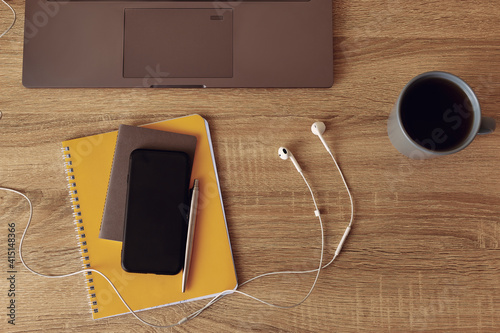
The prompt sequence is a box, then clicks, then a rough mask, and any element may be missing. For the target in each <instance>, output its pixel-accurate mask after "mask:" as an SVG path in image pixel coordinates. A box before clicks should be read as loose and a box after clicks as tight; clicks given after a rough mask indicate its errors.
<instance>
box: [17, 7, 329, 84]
mask: <svg viewBox="0 0 500 333" xmlns="http://www.w3.org/2000/svg"><path fill="white" fill-rule="evenodd" d="M25 15H26V16H25V27H24V55H23V85H24V86H25V87H29V88H37V87H40V88H41V87H60V88H62V87H146V88H169V87H180V88H182V87H185V88H198V87H199V88H205V87H284V88H291V87H331V86H332V84H333V41H332V40H333V37H332V0H273V1H270V0H237V1H224V0H215V1H189V0H173V1H164V0H154V1H144V0H136V1H122V0H113V1H99V0H72V1H54V0H26V12H25Z"/></svg>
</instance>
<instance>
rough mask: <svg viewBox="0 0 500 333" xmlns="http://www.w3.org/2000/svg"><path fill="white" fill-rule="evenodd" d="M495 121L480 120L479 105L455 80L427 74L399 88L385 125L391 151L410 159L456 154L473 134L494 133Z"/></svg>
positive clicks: (460, 80) (470, 140)
mask: <svg viewBox="0 0 500 333" xmlns="http://www.w3.org/2000/svg"><path fill="white" fill-rule="evenodd" d="M495 125H496V124H495V120H494V119H493V118H489V117H483V116H481V108H480V106H479V101H478V100H477V97H476V95H475V94H474V92H473V91H472V89H471V88H470V87H469V86H468V85H467V83H465V82H464V81H463V80H462V79H460V78H459V77H457V76H455V75H453V74H450V73H445V72H427V73H423V74H420V75H418V76H416V77H414V78H413V79H412V80H411V81H410V82H408V84H407V85H406V86H405V87H404V88H403V90H402V91H401V93H400V94H399V97H398V100H397V102H396V104H395V105H394V107H393V108H392V111H391V114H390V115H389V120H388V123H387V132H388V135H389V139H390V141H391V143H392V144H393V145H394V147H395V148H396V149H397V150H398V151H399V152H401V153H402V154H403V155H406V156H408V157H410V158H413V159H427V158H433V157H438V156H443V155H448V154H453V153H456V152H458V151H460V150H462V149H464V148H465V147H467V146H468V145H469V144H470V143H471V142H472V140H474V138H475V136H476V135H477V134H489V133H492V132H493V131H494V130H495Z"/></svg>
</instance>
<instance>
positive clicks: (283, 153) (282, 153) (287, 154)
mask: <svg viewBox="0 0 500 333" xmlns="http://www.w3.org/2000/svg"><path fill="white" fill-rule="evenodd" d="M278 156H279V157H280V158H281V159H282V160H288V159H290V160H291V161H292V163H293V165H295V168H296V169H297V171H298V172H299V173H302V169H301V168H300V165H299V163H298V162H297V160H296V159H295V157H293V154H292V152H291V151H290V150H288V149H287V148H285V147H280V148H279V149H278Z"/></svg>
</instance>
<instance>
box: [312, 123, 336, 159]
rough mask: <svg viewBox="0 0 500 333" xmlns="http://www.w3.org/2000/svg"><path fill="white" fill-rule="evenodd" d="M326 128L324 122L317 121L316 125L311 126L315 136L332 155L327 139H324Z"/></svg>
mask: <svg viewBox="0 0 500 333" xmlns="http://www.w3.org/2000/svg"><path fill="white" fill-rule="evenodd" d="M325 130H326V126H325V123H324V122H322V121H317V122H315V123H314V124H312V125H311V132H313V134H314V135H317V136H318V137H319V139H320V140H321V142H322V143H323V146H325V148H326V150H327V151H328V152H329V153H331V150H330V148H329V147H328V145H327V144H326V141H325V139H323V135H322V134H323V133H325Z"/></svg>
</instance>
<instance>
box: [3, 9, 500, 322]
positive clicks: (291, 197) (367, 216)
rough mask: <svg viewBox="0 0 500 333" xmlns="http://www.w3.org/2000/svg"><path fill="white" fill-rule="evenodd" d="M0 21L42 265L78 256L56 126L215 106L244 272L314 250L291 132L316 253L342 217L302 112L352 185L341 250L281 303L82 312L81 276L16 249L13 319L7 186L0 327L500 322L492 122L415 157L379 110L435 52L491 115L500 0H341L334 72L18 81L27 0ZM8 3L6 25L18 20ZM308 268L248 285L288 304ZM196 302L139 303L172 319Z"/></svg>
mask: <svg viewBox="0 0 500 333" xmlns="http://www.w3.org/2000/svg"><path fill="white" fill-rule="evenodd" d="M10 3H11V4H12V5H13V7H14V8H15V9H16V11H17V13H18V21H17V23H16V25H15V26H14V28H13V30H12V31H10V32H9V33H8V34H7V35H6V36H5V37H4V38H2V39H0V64H1V69H0V111H1V112H2V118H1V119H0V186H6V187H12V188H16V189H19V190H21V191H23V192H24V193H26V194H27V195H28V196H29V197H30V198H31V199H32V200H33V204H34V219H33V224H32V227H31V229H30V231H29V234H28V236H27V237H26V243H25V247H24V255H25V258H26V261H27V262H28V263H29V264H30V266H32V267H33V268H34V269H36V270H39V271H42V272H48V273H52V274H58V273H59V274H62V273H68V272H70V271H73V270H77V269H79V267H80V259H79V253H78V251H77V249H76V241H75V238H74V230H73V225H72V223H71V221H72V217H71V210H70V208H69V204H68V198H67V191H66V183H65V177H64V171H63V167H62V160H61V157H60V150H59V147H60V142H61V141H63V140H67V139H70V138H75V137H80V136H86V135H91V134H96V133H101V132H105V131H110V130H116V129H117V128H118V126H119V124H129V125H139V124H144V123H149V122H153V121H159V120H164V119H168V118H171V117H176V116H182V115H186V114H192V113H199V114H201V115H203V116H204V117H205V118H206V119H207V120H208V121H209V123H210V126H211V130H212V134H213V143H214V149H215V155H216V160H217V163H218V169H219V175H220V181H221V186H222V192H223V198H224V202H225V207H226V213H227V218H228V223H229V232H230V236H231V241H232V245H233V251H234V256H235V262H236V269H237V272H238V277H239V280H240V282H243V281H246V280H248V279H250V278H252V277H254V276H255V275H257V274H260V273H264V272H270V271H276V270H284V269H287V270H288V269H294V270H303V269H312V268H315V267H316V265H317V263H318V259H319V253H320V233H319V227H318V222H317V219H316V218H315V217H314V214H313V210H314V209H313V205H312V202H311V199H310V196H309V194H308V192H307V188H306V187H305V185H304V184H303V182H302V180H301V179H300V176H299V175H298V174H297V172H296V171H295V169H294V168H293V166H292V164H291V163H288V162H284V161H282V160H280V159H279V158H278V157H277V148H278V147H279V146H282V145H284V146H287V147H288V148H289V149H291V150H292V151H293V153H294V155H295V157H296V158H297V160H298V161H299V163H300V164H301V166H302V168H303V169H304V173H305V175H306V177H307V178H308V179H309V180H310V182H311V186H312V187H313V189H314V191H315V193H316V194H317V196H318V204H319V206H320V208H321V211H322V213H323V219H324V222H325V239H326V250H325V257H326V258H331V256H332V255H333V252H334V247H335V246H336V244H337V243H338V241H339V240H340V237H341V234H342V232H343V230H344V229H345V227H346V225H347V222H348V220H349V209H350V208H349V201H348V197H347V195H346V193H345V190H344V188H343V185H342V182H341V179H340V177H339V175H338V173H337V172H336V170H335V168H334V165H333V163H332V161H331V160H330V159H329V156H328V154H327V153H326V152H325V150H324V149H323V147H322V145H321V144H320V142H319V140H317V138H316V137H314V136H313V135H312V134H311V133H310V131H309V127H310V125H311V124H312V123H313V122H314V121H318V120H320V121H324V122H325V123H326V125H327V131H326V133H325V135H324V137H325V140H326V141H327V142H328V143H329V144H330V145H331V148H332V150H333V151H334V153H335V156H336V157H337V159H338V161H339V164H340V165H341V167H342V168H343V171H344V173H345V176H346V179H347V181H348V183H349V185H350V187H351V189H352V193H353V196H354V202H355V224H354V227H353V230H352V232H351V236H350V237H349V239H348V240H347V242H346V245H345V247H344V251H343V252H342V254H341V255H340V256H339V257H338V259H337V260H336V261H335V262H334V264H332V265H331V266H330V267H328V268H327V269H325V270H324V271H322V273H321V275H320V279H319V281H318V285H317V288H316V289H315V290H314V292H313V293H312V295H311V297H310V298H309V299H308V300H307V301H306V302H305V303H304V304H302V305H301V306H299V307H296V308H293V309H290V310H278V309H273V308H269V307H267V306H265V305H262V304H259V303H256V302H254V301H252V300H250V299H247V298H244V297H242V296H237V295H233V296H229V297H225V298H224V299H223V300H221V301H220V302H217V303H216V304H215V305H214V306H213V307H212V308H210V309H209V310H207V311H206V312H204V313H203V314H202V315H200V316H199V317H198V318H196V319H195V320H192V321H189V322H187V323H186V324H184V325H182V326H180V327H178V328H175V329H172V330H160V329H153V328H149V327H145V326H143V325H141V324H140V323H139V322H138V321H137V320H135V319H134V318H133V317H132V316H131V315H125V316H120V317H116V318H109V319H102V320H98V321H92V319H91V316H90V314H89V313H88V305H87V296H86V290H85V287H84V281H83V279H82V278H81V276H76V277H71V278H66V279H59V280H52V279H44V278H40V277H37V276H35V275H32V274H31V273H29V272H27V271H26V270H25V269H24V268H22V267H21V264H20V262H19V261H17V263H16V265H17V268H18V273H17V274H16V306H17V308H16V309H17V312H16V325H15V326H12V325H9V324H7V318H6V313H7V309H6V307H7V306H8V301H9V298H8V297H7V291H8V289H9V285H8V281H7V278H8V277H9V276H8V275H7V273H6V272H7V269H8V268H7V246H6V245H5V244H6V242H7V241H6V239H7V224H8V223H11V222H15V223H16V228H17V233H16V239H17V241H19V240H20V237H21V234H22V231H23V228H24V226H25V225H26V219H27V216H28V215H27V208H28V206H27V204H26V203H25V202H24V201H23V200H22V199H20V198H19V197H17V196H15V195H14V194H10V193H4V192H0V239H1V240H2V241H1V244H2V250H1V251H0V281H1V282H0V305H1V308H2V309H3V310H2V311H3V312H2V316H1V318H2V319H1V321H0V331H2V332H3V331H8V332H49V331H50V332H73V331H75V332H76V331H83V330H92V331H94V332H124V331H125V332H160V331H175V332H196V331H204V332H233V331H238V332H250V331H266V332H267V331H271V332H321V331H340V332H373V331H384V332H386V331H396V332H405V331H442V332H449V331H471V332H498V331H499V330H500V250H499V249H500V246H499V243H500V217H499V216H500V208H499V207H500V206H499V202H500V200H499V199H500V169H499V168H498V165H499V162H500V145H499V140H498V138H499V134H498V131H497V132H496V133H494V134H492V135H488V136H481V137H478V138H477V139H476V140H475V141H474V142H473V143H472V144H471V145H470V146H469V147H468V148H467V149H465V150H464V151H462V152H460V153H457V154H455V155H453V156H447V157H443V158H438V159H433V160H427V161H414V160H409V159H407V158H406V157H404V156H402V155H401V154H399V153H398V152H397V151H396V150H395V149H394V148H393V147H392V145H391V144H390V142H389V139H388V137H387V129H386V122H387V116H388V114H389V110H390V109H391V107H392V105H393V103H394V102H395V101H396V98H397V96H398V94H399V92H400V90H401V89H402V87H403V86H404V85H405V84H406V82H408V81H409V80H410V79H411V78H412V77H413V76H415V75H417V74H419V73H422V72H425V71H429V70H443V71H449V72H452V73H454V74H456V75H459V76H460V77H462V78H463V79H465V80H466V81H467V82H468V83H469V84H470V85H471V87H472V88H473V89H474V90H475V92H476V93H477V95H478V98H479V100H480V103H481V106H482V111H483V114H484V115H487V116H491V117H494V118H496V119H497V121H498V120H500V108H499V105H500V36H499V35H498V31H500V9H499V7H498V4H497V3H496V2H495V1H493V0H486V1H479V0H473V1H458V0H441V1H420V0H419V1H412V2H408V1H402V0H387V1H382V0H370V1H368V0H351V1H347V0H335V1H334V10H333V18H334V27H333V41H334V48H335V52H334V53H335V54H334V77H335V83H334V86H333V87H332V88H331V89H207V90H190V89H182V90H175V89H174V90H169V89H165V90H163V89H158V90H156V89H26V88H23V87H22V85H21V72H22V47H23V46H22V44H23V16H24V2H22V1H18V0H14V1H11V2H10ZM9 13H10V12H9V11H8V9H6V7H5V6H0V30H2V29H3V27H7V26H8V25H9V24H10V20H11V16H10V14H9ZM313 278H314V277H313V276H312V275H311V274H309V275H307V274H306V275H294V276H276V277H269V278H263V279H261V280H257V281H255V282H252V283H250V284H248V285H246V286H243V287H242V288H241V290H242V291H245V292H248V293H251V294H253V295H255V296H257V297H262V298H264V299H266V300H269V301H273V302H277V303H279V304H285V305H286V304H291V303H293V302H296V301H298V300H300V299H301V298H302V297H303V296H304V295H305V294H306V292H307V290H308V289H309V287H310V285H311V283H312V282H313ZM203 304H205V302H194V303H189V304H183V305H181V306H176V307H169V308H163V309H156V310H152V311H148V312H144V313H141V316H142V317H144V318H145V319H148V320H151V321H154V322H156V323H163V324H169V323H172V322H176V321H178V320H179V319H181V318H182V317H184V316H185V315H186V314H188V313H190V312H192V311H195V310H197V309H198V308H199V307H200V306H202V305H203Z"/></svg>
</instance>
